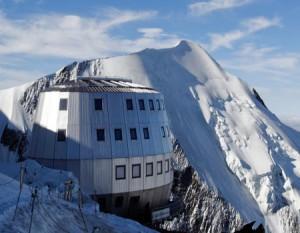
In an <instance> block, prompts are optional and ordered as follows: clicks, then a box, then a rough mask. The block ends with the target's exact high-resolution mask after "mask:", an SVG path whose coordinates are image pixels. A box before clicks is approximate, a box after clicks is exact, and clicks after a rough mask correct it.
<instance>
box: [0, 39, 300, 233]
mask: <svg viewBox="0 0 300 233" xmlns="http://www.w3.org/2000/svg"><path fill="white" fill-rule="evenodd" d="M88 75H90V76H108V77H112V76H113V77H123V78H130V79H132V80H133V82H135V83H139V84H141V85H146V86H151V87H154V88H155V89H157V90H159V91H160V92H162V93H163V94H164V96H165V104H166V109H167V112H168V115H169V119H170V120H171V128H172V132H173V134H174V137H175V138H176V139H177V140H178V141H179V143H180V145H181V146H182V148H183V150H184V152H185V154H186V155H187V157H188V159H189V161H190V163H191V164H192V165H193V167H194V168H195V170H196V171H197V172H198V173H199V175H200V177H201V178H202V180H204V181H205V182H206V183H207V184H208V186H209V187H210V188H211V189H212V190H214V192H216V193H218V195H220V196H221V197H222V198H224V200H226V201H227V202H228V203H230V204H231V205H232V206H233V208H234V209H235V210H236V211H237V212H239V213H240V214H241V216H242V217H243V219H244V220H245V221H246V222H247V221H253V220H258V221H260V222H263V223H265V224H266V226H267V228H269V229H271V230H272V232H289V231H292V230H294V232H297V230H298V228H297V227H298V225H299V222H300V221H299V219H298V215H299V212H298V210H299V209H300V173H299V171H300V153H299V148H300V133H297V132H295V131H293V130H291V129H289V128H288V127H287V126H285V125H284V124H282V123H281V122H280V121H279V120H278V119H277V118H276V117H275V116H274V114H272V113H271V112H270V111H269V110H268V109H266V108H265V107H264V106H263V104H262V101H260V100H259V99H258V97H257V96H258V95H255V94H253V92H252V91H251V89H250V88H249V87H248V85H247V84H245V83H244V82H242V81H241V80H240V79H238V78H236V77H235V76H233V75H231V74H228V73H226V72H225V71H224V69H223V68H222V67H221V66H220V65H219V64H218V63H217V62H216V61H215V60H214V59H213V58H212V57H211V56H210V55H209V54H208V53H207V52H206V51H205V50H204V49H203V48H201V47H200V46H199V45H197V44H196V43H193V42H190V41H181V42H180V43H179V44H178V45H177V46H176V47H173V48H168V49H146V50H143V51H141V52H138V53H133V54H130V55H125V56H118V57H112V58H100V59H95V60H90V61H84V62H74V63H72V64H71V65H69V66H66V67H64V68H62V69H61V70H59V71H58V72H56V73H55V74H51V75H48V76H46V77H43V78H41V79H39V80H38V81H36V82H35V83H34V84H33V85H31V86H30V87H29V88H27V89H26V90H25V92H24V95H23V97H21V103H22V106H23V107H24V109H25V111H26V112H28V113H29V114H31V115H33V114H34V110H35V107H36V105H37V102H38V94H39V92H40V91H41V90H42V89H43V88H45V87H47V86H49V85H53V84H55V83H57V82H59V83H60V82H65V81H67V80H70V79H74V78H76V77H77V76H88ZM3 99H5V98H4V97H3ZM10 99H14V98H10ZM1 100H2V99H1V98H0V110H1V107H2V108H3V106H6V107H7V103H8V102H7V101H6V102H2V101H1ZM11 105H12V107H11V108H13V103H12V104H11ZM15 105H17V104H15ZM11 112H18V111H11ZM16 119H17V118H16Z"/></svg>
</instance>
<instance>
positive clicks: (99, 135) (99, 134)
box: [97, 129, 105, 141]
mask: <svg viewBox="0 0 300 233" xmlns="http://www.w3.org/2000/svg"><path fill="white" fill-rule="evenodd" d="M97 141H105V131H104V129H97Z"/></svg>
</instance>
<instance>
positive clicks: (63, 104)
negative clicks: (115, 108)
mask: <svg viewBox="0 0 300 233" xmlns="http://www.w3.org/2000/svg"><path fill="white" fill-rule="evenodd" d="M138 105H139V109H140V110H141V111H145V110H146V106H145V100H144V99H139V100H138ZM148 105H149V109H150V111H154V110H155V109H157V110H158V111H160V110H165V105H164V102H163V100H159V99H156V108H155V104H154V100H153V99H149V100H148ZM94 108H95V110H96V111H101V110H103V101H102V99H100V98H96V99H94ZM126 108H127V110H128V111H132V110H134V107H133V100H132V99H126ZM67 109H68V99H66V98H64V99H60V101H59V110H60V111H66V110H67Z"/></svg>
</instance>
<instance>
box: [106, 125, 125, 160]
mask: <svg viewBox="0 0 300 233" xmlns="http://www.w3.org/2000/svg"><path fill="white" fill-rule="evenodd" d="M110 127H111V128H110V135H111V151H112V158H118V157H128V155H129V154H128V145H127V134H126V128H125V127H124V124H114V123H112V124H111V125H110ZM115 129H122V141H116V140H115V133H114V130H115Z"/></svg>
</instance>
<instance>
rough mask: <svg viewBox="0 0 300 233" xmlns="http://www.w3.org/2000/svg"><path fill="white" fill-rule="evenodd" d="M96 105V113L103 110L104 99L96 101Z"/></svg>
mask: <svg viewBox="0 0 300 233" xmlns="http://www.w3.org/2000/svg"><path fill="white" fill-rule="evenodd" d="M94 105H95V110H96V111H101V110H102V99H94Z"/></svg>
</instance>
